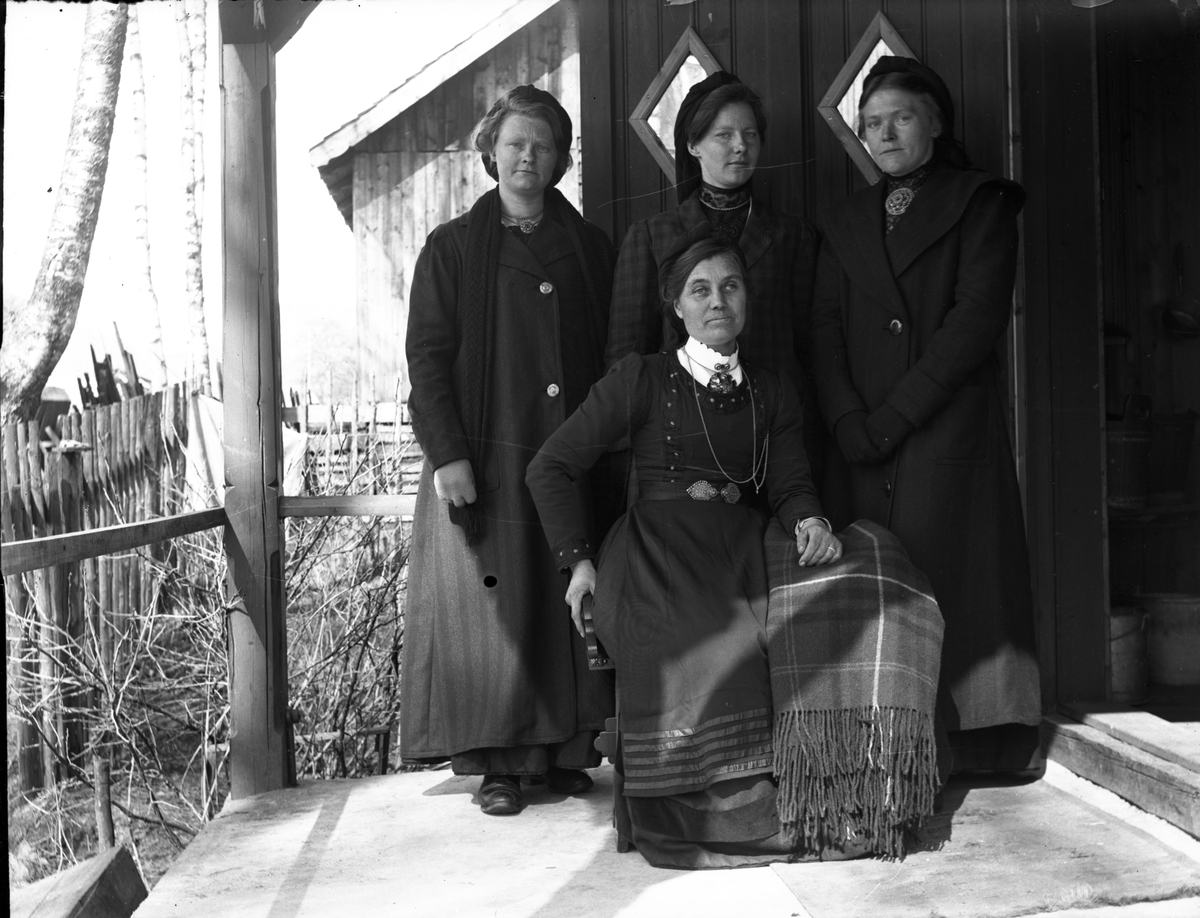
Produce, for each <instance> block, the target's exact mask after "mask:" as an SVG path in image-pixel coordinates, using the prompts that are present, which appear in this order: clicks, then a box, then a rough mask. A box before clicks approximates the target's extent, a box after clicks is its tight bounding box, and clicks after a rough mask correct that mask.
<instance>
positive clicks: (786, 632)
mask: <svg viewBox="0 0 1200 918" xmlns="http://www.w3.org/2000/svg"><path fill="white" fill-rule="evenodd" d="M838 538H840V539H841V540H842V545H843V547H844V553H843V556H842V559H841V560H840V561H839V562H837V563H836V564H831V565H826V566H823V567H808V568H803V567H800V566H799V565H798V564H797V558H796V542H795V539H794V538H792V537H790V536H789V535H788V534H787V533H786V532H785V531H784V530H783V527H782V526H780V525H779V523H778V521H772V523H771V525H770V526H769V527H768V529H767V534H766V539H765V542H766V554H767V573H768V577H769V578H770V587H771V594H770V600H769V604H768V607H767V608H768V611H767V636H768V640H769V649H768V654H769V658H770V667H771V694H772V698H773V700H774V706H775V774H776V777H777V779H778V781H779V815H780V818H781V820H782V822H783V826H784V829H785V831H788V832H790V833H791V835H792V839H793V842H794V843H795V844H797V846H798V847H800V848H802V849H804V850H807V851H812V852H817V851H820V850H822V849H824V848H827V847H829V846H837V847H841V846H843V845H845V843H847V842H852V843H853V844H855V845H858V846H865V847H867V848H868V849H869V850H871V851H872V852H874V853H876V854H880V855H883V856H885V857H900V856H902V855H903V853H904V847H903V843H904V832H905V829H907V828H910V827H911V828H915V827H916V826H917V825H918V824H919V823H920V821H921V819H922V818H923V817H925V816H926V815H928V814H930V813H931V812H932V811H933V800H934V795H935V794H936V793H937V789H938V786H937V783H938V782H937V763H936V760H937V755H936V750H935V746H934V731H933V714H934V701H935V698H936V695H937V681H938V670H939V667H940V660H941V648H942V629H943V623H942V615H941V612H940V611H939V610H938V606H937V602H936V601H935V600H934V598H933V592H932V590H931V589H930V587H929V581H928V580H927V579H926V577H925V575H924V574H922V573H921V572H920V571H919V570H917V569H916V568H915V567H914V566H913V565H912V562H910V561H909V560H908V555H907V554H905V551H904V548H903V547H902V546H901V545H900V541H899V540H898V539H897V538H896V537H895V536H894V535H892V534H891V533H890V532H888V530H886V529H884V528H883V527H882V526H878V525H876V524H875V523H872V522H869V521H866V520H860V521H858V522H856V523H853V524H851V525H850V526H849V527H847V529H846V530H845V531H844V532H840V533H838Z"/></svg>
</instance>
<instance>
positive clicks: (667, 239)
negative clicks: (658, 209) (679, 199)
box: [604, 212, 684, 368]
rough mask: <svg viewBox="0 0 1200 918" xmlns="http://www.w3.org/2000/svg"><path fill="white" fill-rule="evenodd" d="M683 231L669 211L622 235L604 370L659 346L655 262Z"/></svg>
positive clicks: (654, 350)
mask: <svg viewBox="0 0 1200 918" xmlns="http://www.w3.org/2000/svg"><path fill="white" fill-rule="evenodd" d="M683 231H684V228H683V225H682V224H681V223H680V222H679V220H678V219H675V215H674V214H673V213H669V212H668V213H664V214H659V215H658V216H657V217H655V218H654V219H653V220H640V221H638V222H637V223H635V224H634V225H633V226H631V227H630V228H629V232H628V233H626V234H625V241H624V242H623V243H622V244H621V251H620V253H619V254H618V255H617V267H616V271H615V273H614V275H613V295H612V309H611V310H610V311H609V314H608V344H607V347H606V348H605V351H604V366H605V368H610V367H612V366H613V364H615V363H616V362H617V361H618V360H620V359H621V358H622V357H624V356H625V355H626V354H654V353H657V352H658V350H659V348H661V347H662V344H663V329H662V322H663V320H662V312H661V310H660V304H659V301H658V259H659V257H660V255H661V254H662V253H663V252H665V251H666V249H667V248H668V247H669V246H670V245H671V243H672V242H674V241H675V238H676V237H677V236H679V235H680V234H681V233H682V232H683Z"/></svg>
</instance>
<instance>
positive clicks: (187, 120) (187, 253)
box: [175, 2, 217, 395]
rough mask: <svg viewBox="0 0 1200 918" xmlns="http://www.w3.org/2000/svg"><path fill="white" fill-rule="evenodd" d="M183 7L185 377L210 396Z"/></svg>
mask: <svg viewBox="0 0 1200 918" xmlns="http://www.w3.org/2000/svg"><path fill="white" fill-rule="evenodd" d="M188 18H189V17H188V8H187V4H186V3H183V2H177V3H176V4H175V24H176V34H177V35H178V39H179V71H180V80H181V95H182V106H181V114H182V122H183V142H182V148H181V152H182V157H183V232H184V281H185V289H186V291H187V309H188V328H189V331H190V334H189V336H188V376H189V377H190V378H191V385H192V388H193V389H194V390H195V391H199V392H203V393H205V394H206V395H208V394H211V393H212V382H211V381H212V380H215V379H216V377H217V374H216V367H215V366H214V365H213V364H212V358H211V355H210V353H209V348H208V330H207V326H206V324H205V320H204V272H203V262H202V260H201V251H202V249H201V243H200V219H201V218H200V216H199V214H198V212H197V205H196V138H197V134H198V131H197V129H196V105H195V84H196V70H195V66H194V65H193V63H192V53H191V43H190V40H189V38H188Z"/></svg>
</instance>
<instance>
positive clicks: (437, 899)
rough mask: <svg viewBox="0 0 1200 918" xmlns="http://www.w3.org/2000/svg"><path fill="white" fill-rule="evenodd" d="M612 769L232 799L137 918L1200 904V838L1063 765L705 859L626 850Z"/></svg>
mask: <svg viewBox="0 0 1200 918" xmlns="http://www.w3.org/2000/svg"><path fill="white" fill-rule="evenodd" d="M597 777H598V780H597V786H596V788H595V789H593V791H592V792H591V793H589V794H587V795H585V796H583V797H579V798H561V797H554V796H552V795H550V794H548V793H546V792H545V791H544V789H541V788H531V789H529V791H528V792H527V794H526V800H527V802H528V806H527V808H526V810H525V811H524V812H523V813H522V814H521V815H520V816H516V817H508V818H494V817H493V818H489V817H485V816H483V815H482V814H481V813H480V812H479V809H478V806H477V805H476V803H475V800H474V793H475V791H476V789H477V787H478V783H479V781H478V779H477V778H460V777H455V776H454V775H452V774H450V773H448V772H446V771H433V772H422V773H416V774H403V775H388V776H385V777H377V778H363V779H359V780H355V781H325V782H311V783H305V784H304V785H302V786H301V787H300V788H298V789H294V790H286V791H278V792H274V793H270V794H263V795H261V796H259V797H254V798H250V799H248V800H243V801H238V802H237V803H231V804H230V805H228V806H227V807H226V808H225V810H224V812H223V813H222V814H221V816H220V817H219V818H218V819H216V820H215V821H214V822H213V823H212V824H211V825H210V826H209V827H208V828H206V829H205V830H204V832H202V833H201V834H200V835H199V836H198V837H197V838H196V839H195V840H194V841H193V842H192V843H191V845H189V847H188V849H187V850H186V851H185V852H184V853H183V854H182V855H181V856H180V857H179V859H178V860H177V861H176V862H175V864H174V865H173V866H172V867H171V869H170V871H169V872H168V873H167V875H166V876H165V877H164V878H163V879H162V880H161V881H160V882H159V884H158V885H157V886H156V887H155V889H154V890H153V891H152V892H151V894H150V897H149V898H148V899H147V900H146V901H145V902H144V903H143V904H142V906H141V907H140V908H139V909H138V910H137V912H136V918H165V916H171V918H189V916H204V918H210V916H214V915H217V916H222V918H243V916H244V918H300V916H303V918H308V916H322V918H324V916H343V915H345V916H359V915H363V916H367V915H387V916H409V915H412V916H426V915H432V916H485V915H486V916H494V918H572V916H578V918H584V916H588V918H592V916H595V918H600V916H603V918H618V916H619V918H634V916H654V918H660V916H668V918H669V916H675V915H686V916H688V918H707V916H718V915H719V916H728V915H738V916H743V915H744V916H754V918H776V916H778V918H848V916H849V918H852V916H871V918H909V916H913V918H938V916H940V918H1017V916H1023V915H1032V914H1038V915H1041V916H1043V918H1085V916H1086V918H1189V916H1196V918H1200V841H1197V840H1196V839H1194V838H1192V837H1190V836H1188V835H1186V834H1185V833H1183V832H1181V831H1179V830H1178V829H1175V828H1174V827H1172V826H1170V825H1168V824H1166V823H1165V822H1163V821H1161V820H1159V819H1157V818H1155V817H1153V816H1150V815H1148V814H1146V813H1143V812H1142V811H1140V810H1137V809H1136V808H1134V807H1132V806H1130V805H1129V804H1127V803H1125V802H1124V801H1122V800H1120V799H1119V798H1117V797H1115V796H1114V795H1112V794H1110V793H1109V792H1107V791H1105V790H1103V789H1101V788H1098V787H1096V786H1095V785H1092V784H1090V783H1088V782H1086V781H1083V780H1082V779H1080V778H1078V777H1076V776H1075V775H1073V774H1071V773H1070V772H1067V771H1066V770H1065V769H1063V768H1061V767H1060V766H1057V765H1055V764H1054V763H1050V767H1049V770H1048V771H1047V774H1046V777H1045V778H1044V779H1043V780H1041V781H1037V782H1031V783H1026V784H1023V785H1010V786H999V787H997V786H986V785H982V784H978V783H976V784H965V783H964V784H955V785H952V787H951V788H950V789H949V793H948V794H947V807H946V811H945V812H944V813H943V814H942V815H941V816H939V817H936V818H935V819H934V820H932V821H931V823H930V825H929V827H928V828H927V831H926V832H925V833H924V834H923V844H922V845H921V846H920V848H921V849H922V850H916V851H914V852H912V853H910V854H909V855H908V857H907V858H905V860H904V861H902V862H898V863H894V862H883V861H877V860H863V861H852V862H842V863H824V864H822V863H815V864H792V865H775V866H772V867H761V868H753V869H744V870H723V871H702V872H694V873H689V872H679V871H668V870H658V869H655V868H653V867H650V866H649V865H648V864H646V862H645V861H644V860H643V859H642V858H641V856H640V855H638V854H637V853H636V852H631V853H628V854H617V852H616V850H615V845H614V841H615V835H614V833H613V830H612V828H611V826H610V823H609V812H610V800H611V787H612V777H611V770H610V769H608V768H605V769H601V770H600V771H599V772H598V773H597ZM1150 900H1159V901H1150ZM1114 903H1117V904H1114Z"/></svg>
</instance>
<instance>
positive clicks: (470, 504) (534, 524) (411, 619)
mask: <svg viewBox="0 0 1200 918" xmlns="http://www.w3.org/2000/svg"><path fill="white" fill-rule="evenodd" d="M474 143H475V148H476V149H477V150H479V151H480V152H481V153H482V154H483V164H484V168H485V169H486V170H487V172H488V174H489V175H490V176H491V177H492V178H494V179H496V180H497V182H498V188H496V189H495V190H493V191H489V192H487V193H486V194H484V195H483V196H482V197H480V198H479V200H478V201H477V202H476V203H475V205H474V206H473V207H472V208H471V210H470V211H469V212H468V213H466V214H463V215H462V216H461V217H458V218H457V219H455V220H451V221H450V222H448V223H444V224H442V225H441V226H439V227H438V228H437V229H435V230H434V231H433V232H432V233H431V234H430V236H429V239H428V240H427V241H426V243H425V248H424V249H423V250H422V252H421V255H420V257H419V258H418V260H417V264H416V269H415V271H414V274H413V283H412V293H411V296H410V298H409V320H408V333H407V339H406V352H407V356H408V367H409V375H410V379H411V382H412V391H411V394H410V396H409V400H408V406H409V411H410V412H411V415H412V424H413V430H414V432H415V433H416V436H417V439H418V441H419V442H420V444H421V448H422V450H423V451H424V455H425V464H424V467H423V469H422V472H421V482H420V488H419V491H418V494H417V507H416V513H415V516H414V520H413V542H412V559H411V563H412V570H411V574H410V576H409V581H408V595H407V601H406V603H405V610H406V612H405V615H406V620H405V625H406V627H405V648H404V665H403V670H402V678H403V690H402V693H401V705H402V707H401V732H400V737H401V753H402V755H403V757H404V758H405V760H407V761H419V762H431V761H444V760H445V759H447V758H449V760H450V762H451V765H452V767H453V768H454V772H455V773H456V774H478V775H483V776H484V778H483V782H482V784H481V787H480V792H479V802H480V805H481V807H482V809H483V812H484V813H487V814H490V815H505V814H512V813H516V812H519V811H520V809H521V807H522V790H521V779H522V778H523V777H524V778H525V779H526V780H527V781H528V780H531V779H532V780H536V781H544V782H545V783H546V785H547V786H548V788H549V789H550V790H551V791H553V792H556V793H578V792H581V791H584V790H586V789H587V788H589V787H590V786H591V783H592V782H591V779H590V778H589V777H588V776H587V774H586V773H585V772H584V771H583V770H582V769H585V768H591V767H595V766H596V765H598V764H599V754H598V753H597V752H596V750H595V749H594V748H593V740H594V739H595V737H596V734H597V732H598V731H599V730H600V729H602V728H603V726H604V720H605V717H606V716H608V715H609V714H611V712H612V685H611V681H610V680H608V679H606V678H605V677H606V676H608V674H606V673H591V672H589V671H588V668H587V659H586V649H585V646H584V643H583V641H582V639H581V638H579V637H578V636H576V635H575V633H574V630H573V629H572V627H571V622H570V620H569V619H568V618H567V617H566V616H564V615H563V614H562V580H561V575H560V574H559V573H558V571H557V569H556V566H555V564H554V563H553V561H552V559H550V558H549V557H548V556H547V554H546V549H545V542H544V539H543V536H542V531H541V527H540V525H539V523H538V518H537V512H536V510H535V509H534V506H533V501H532V500H531V498H530V496H529V492H528V490H527V489H526V487H525V467H526V466H527V465H528V464H529V461H530V459H532V458H533V456H534V455H535V454H536V453H537V451H538V448H539V447H540V446H541V445H542V443H543V441H544V440H545V439H546V437H548V436H549V435H550V434H551V433H553V432H554V430H555V429H556V428H557V427H558V426H559V425H560V424H562V422H563V421H564V420H565V419H566V418H567V417H568V416H570V414H571V413H572V412H573V411H574V410H575V408H576V406H578V405H579V404H580V403H581V402H582V401H583V399H584V397H585V396H586V395H587V392H588V388H589V387H590V386H591V384H592V383H593V382H595V381H596V380H597V379H598V378H599V377H600V375H601V373H602V371H603V357H602V355H603V349H604V341H605V334H606V319H607V311H608V299H609V292H610V284H611V275H612V264H613V253H612V246H611V243H610V242H609V240H608V239H607V237H606V236H605V235H604V233H603V231H601V230H600V229H599V228H598V227H596V226H594V225H592V224H590V223H588V222H586V221H585V220H584V219H583V218H582V217H581V216H580V215H579V213H578V212H577V211H576V210H575V208H574V207H572V206H571V205H570V203H569V202H568V201H567V200H566V198H564V197H563V195H562V194H561V193H560V192H559V191H558V190H557V189H555V187H554V186H555V185H556V184H557V183H558V181H559V179H560V178H562V176H563V173H565V172H566V170H567V169H568V168H569V167H570V165H571V155H570V152H569V150H570V145H571V119H570V117H569V116H568V115H567V113H566V111H564V110H563V108H562V106H561V105H560V104H559V103H558V100H557V99H555V98H554V96H552V95H551V94H550V93H548V92H544V91H542V90H539V89H536V88H534V87H533V86H518V87H516V88H515V89H513V90H510V91H509V92H508V93H506V94H505V95H504V96H503V97H501V99H500V100H499V101H497V102H496V104H495V105H494V106H493V107H492V109H491V111H489V112H488V114H487V115H486V116H485V117H484V118H483V120H482V121H481V122H480V123H479V126H478V127H477V128H476V130H475V135H474ZM579 499H580V500H581V504H582V505H584V506H587V505H588V500H589V493H588V488H587V487H586V483H582V484H581V486H580V491H579Z"/></svg>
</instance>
